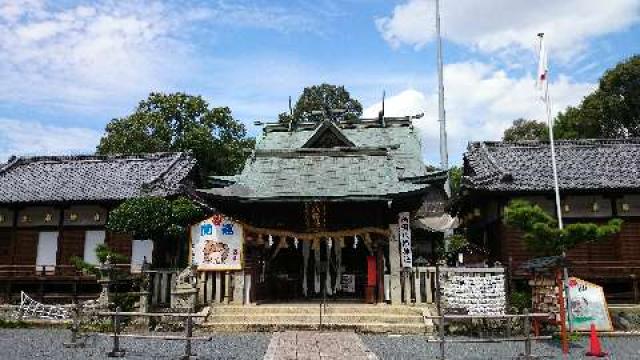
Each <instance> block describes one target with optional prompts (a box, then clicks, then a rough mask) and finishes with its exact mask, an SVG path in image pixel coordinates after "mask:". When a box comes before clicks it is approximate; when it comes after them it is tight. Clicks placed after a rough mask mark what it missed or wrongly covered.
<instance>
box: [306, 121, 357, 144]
mask: <svg viewBox="0 0 640 360" xmlns="http://www.w3.org/2000/svg"><path fill="white" fill-rule="evenodd" d="M327 143H330V144H331V145H334V146H331V147H340V146H341V147H355V146H356V145H355V144H354V143H353V142H351V140H349V139H348V138H347V137H346V136H345V135H344V134H343V133H342V131H340V129H338V127H337V126H335V125H334V124H333V123H332V122H331V121H328V120H325V121H323V122H322V124H321V125H320V126H318V128H317V129H316V130H315V131H314V133H313V135H311V137H309V139H308V140H307V142H305V143H304V145H302V147H303V148H321V147H328V146H326V144H327Z"/></svg>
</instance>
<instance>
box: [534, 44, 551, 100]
mask: <svg viewBox="0 0 640 360" xmlns="http://www.w3.org/2000/svg"><path fill="white" fill-rule="evenodd" d="M538 36H539V37H540V54H539V60H538V77H537V78H536V87H537V88H538V90H540V91H542V93H543V94H546V91H547V81H548V77H549V65H548V63H547V50H546V49H545V47H544V38H543V37H542V36H543V34H538ZM543 96H544V95H543Z"/></svg>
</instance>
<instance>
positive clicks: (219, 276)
mask: <svg viewBox="0 0 640 360" xmlns="http://www.w3.org/2000/svg"><path fill="white" fill-rule="evenodd" d="M214 274H215V275H216V295H215V296H216V298H215V302H216V303H221V302H222V298H223V294H222V291H223V288H222V273H221V272H219V271H216V272H215V273H214Z"/></svg>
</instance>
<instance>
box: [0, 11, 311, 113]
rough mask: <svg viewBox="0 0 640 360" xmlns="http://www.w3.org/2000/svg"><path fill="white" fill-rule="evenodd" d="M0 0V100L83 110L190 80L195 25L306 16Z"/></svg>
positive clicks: (287, 27) (294, 27)
mask: <svg viewBox="0 0 640 360" xmlns="http://www.w3.org/2000/svg"><path fill="white" fill-rule="evenodd" d="M0 3H1V4H0V59H2V60H1V61H0V101H5V102H11V103H19V104H27V105H35V106H46V107H47V108H49V109H53V108H63V109H64V110H69V109H72V110H76V111H78V110H79V111H82V112H85V113H91V114H101V113H104V112H105V110H106V111H108V112H109V113H110V114H114V112H115V111H114V109H119V110H120V111H122V109H123V108H124V107H125V106H126V107H130V106H132V103H133V101H135V100H136V99H141V98H143V97H145V96H146V95H147V94H148V93H149V92H150V91H158V90H162V91H175V90H178V89H181V88H182V87H188V86H189V81H190V80H192V79H194V78H196V75H195V73H201V72H205V71H207V70H208V69H204V68H202V64H203V62H202V59H201V56H202V54H201V53H197V52H196V50H197V49H196V48H195V46H196V45H195V43H194V41H193V39H192V38H190V35H193V34H194V31H196V30H197V31H202V33H201V34H202V35H203V36H206V35H207V34H209V32H211V31H215V30H212V29H214V28H216V27H217V29H225V28H229V27H252V28H260V29H267V30H274V31H282V32H287V31H312V30H311V29H312V28H313V26H314V25H313V24H314V23H313V22H312V21H311V20H308V19H307V18H306V17H305V16H304V15H302V14H299V13H296V12H295V11H290V12H286V11H285V10H284V9H282V8H279V7H274V6H257V5H251V4H252V3H250V2H234V3H233V4H228V3H227V2H224V1H219V2H215V3H207V2H183V1H177V0H170V1H155V0H136V1H111V0H99V1H96V2H91V3H88V2H87V5H76V6H71V7H61V6H59V4H57V3H56V2H54V1H53V0H49V1H46V0H5V1H4V2H3V1H0ZM209 40H210V39H209ZM212 53H213V54H208V55H207V56H215V54H216V53H215V51H213V52H212ZM132 99H133V101H132Z"/></svg>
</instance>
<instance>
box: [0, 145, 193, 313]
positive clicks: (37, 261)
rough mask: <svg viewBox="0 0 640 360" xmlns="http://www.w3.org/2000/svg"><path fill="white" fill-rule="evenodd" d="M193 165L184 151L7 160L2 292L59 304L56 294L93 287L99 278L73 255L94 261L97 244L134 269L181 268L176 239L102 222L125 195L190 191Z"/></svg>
mask: <svg viewBox="0 0 640 360" xmlns="http://www.w3.org/2000/svg"><path fill="white" fill-rule="evenodd" d="M194 166H195V160H194V159H193V158H192V157H191V156H190V155H188V154H184V153H156V154H146V155H128V156H96V155H87V156H38V157H12V158H11V159H9V162H8V163H7V164H4V165H2V166H1V167H0V297H5V298H6V297H10V295H11V294H13V295H19V293H20V291H21V290H23V291H27V292H29V293H30V294H32V295H34V294H35V295H34V296H38V295H39V297H41V298H43V299H44V300H45V301H53V302H55V301H58V300H60V299H56V298H55V296H56V294H60V295H61V296H62V295H64V296H68V294H70V293H76V294H77V293H78V292H85V291H86V292H87V293H91V292H92V291H93V292H94V293H95V292H96V291H98V290H99V287H98V286H97V283H96V279H95V277H93V276H90V275H86V274H83V273H81V272H79V271H78V270H77V269H76V268H75V267H74V266H73V265H71V258H72V257H73V256H77V257H80V258H83V259H84V260H85V261H87V262H89V263H96V262H97V259H96V258H95V252H94V249H95V247H96V246H97V245H98V244H103V243H105V244H107V246H109V247H110V248H111V249H113V250H115V251H116V252H118V253H120V254H123V255H125V256H126V257H127V258H128V259H129V260H130V262H131V268H132V269H133V270H134V271H135V270H136V268H139V265H140V264H141V263H142V261H143V259H145V258H146V260H147V262H153V263H154V264H156V265H159V266H176V265H177V264H176V261H177V260H176V257H177V253H178V250H177V246H178V244H154V243H153V242H152V241H151V240H148V239H133V238H132V237H131V236H130V235H126V234H115V233H110V232H109V231H107V230H106V228H105V224H106V223H107V219H108V216H109V211H110V210H111V209H113V208H114V207H116V206H117V205H118V204H120V203H121V202H122V201H124V200H126V199H129V198H134V197H139V196H144V195H148V196H161V197H174V196H178V195H180V194H184V193H186V192H188V191H189V189H193V187H194V186H193V181H192V179H193V178H194V177H193V176H192V175H193V170H194ZM154 245H155V246H154ZM82 287H84V289H80V288H82ZM90 289H93V290H90ZM49 298H50V299H49Z"/></svg>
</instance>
